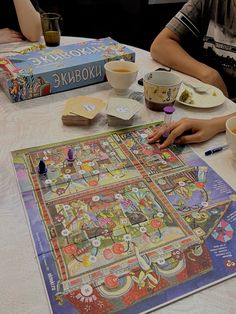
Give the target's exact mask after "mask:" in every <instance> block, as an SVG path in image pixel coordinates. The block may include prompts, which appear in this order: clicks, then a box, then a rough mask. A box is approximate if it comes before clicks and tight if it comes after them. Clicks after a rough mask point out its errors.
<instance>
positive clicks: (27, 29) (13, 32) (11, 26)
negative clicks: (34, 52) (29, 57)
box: [0, 0, 41, 44]
mask: <svg viewBox="0 0 236 314" xmlns="http://www.w3.org/2000/svg"><path fill="white" fill-rule="evenodd" d="M38 10H39V6H38V2H37V1H36V0H7V1H1V12H2V14H1V19H0V43H1V44H3V43H10V42H19V41H22V40H24V39H27V40H29V41H32V42H34V41H38V40H39V39H40V35H41V19H40V14H39V12H38Z"/></svg>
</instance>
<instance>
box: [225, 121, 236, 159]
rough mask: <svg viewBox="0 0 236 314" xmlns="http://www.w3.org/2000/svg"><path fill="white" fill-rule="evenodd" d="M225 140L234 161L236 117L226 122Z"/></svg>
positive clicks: (235, 153)
mask: <svg viewBox="0 0 236 314" xmlns="http://www.w3.org/2000/svg"><path fill="white" fill-rule="evenodd" d="M226 139H227V142H228V144H229V147H230V149H231V150H232V152H233V158H234V159H235V160H236V116H235V117H231V118H229V119H228V120H227V121H226Z"/></svg>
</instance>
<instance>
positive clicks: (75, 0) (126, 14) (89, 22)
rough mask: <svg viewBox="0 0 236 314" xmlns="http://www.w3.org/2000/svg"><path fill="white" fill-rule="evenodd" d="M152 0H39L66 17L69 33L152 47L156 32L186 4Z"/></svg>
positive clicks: (66, 29)
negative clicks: (150, 1)
mask: <svg viewBox="0 0 236 314" xmlns="http://www.w3.org/2000/svg"><path fill="white" fill-rule="evenodd" d="M148 2H149V1H148V0H67V1H65V0H47V1H45V0H44V1H43V0H39V4H40V7H41V8H42V9H43V10H44V11H47V12H58V13H60V14H61V15H62V17H63V31H62V34H63V35H65V36H78V37H88V38H101V37H107V36H110V37H112V38H113V39H115V40H117V41H119V42H121V43H125V44H128V45H133V46H136V47H140V48H143V49H146V50H149V48H150V45H151V43H152V41H153V40H154V38H155V37H156V35H157V34H158V33H159V32H160V31H161V29H162V28H163V27H164V26H165V25H166V23H167V22H168V21H169V20H170V19H171V18H172V17H173V16H174V15H175V14H176V12H177V11H179V9H180V8H181V7H182V5H183V3H168V1H166V3H164V4H149V3H148Z"/></svg>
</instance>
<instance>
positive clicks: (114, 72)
mask: <svg viewBox="0 0 236 314" xmlns="http://www.w3.org/2000/svg"><path fill="white" fill-rule="evenodd" d="M104 67H105V71H106V77H107V80H108V82H109V84H110V85H111V87H113V89H114V90H115V93H116V94H117V95H126V94H128V92H129V88H130V86H131V85H132V84H133V83H134V82H135V80H136V78H137V74H138V65H137V64H136V63H134V62H131V61H125V60H116V61H110V62H108V63H106V64H105V65H104Z"/></svg>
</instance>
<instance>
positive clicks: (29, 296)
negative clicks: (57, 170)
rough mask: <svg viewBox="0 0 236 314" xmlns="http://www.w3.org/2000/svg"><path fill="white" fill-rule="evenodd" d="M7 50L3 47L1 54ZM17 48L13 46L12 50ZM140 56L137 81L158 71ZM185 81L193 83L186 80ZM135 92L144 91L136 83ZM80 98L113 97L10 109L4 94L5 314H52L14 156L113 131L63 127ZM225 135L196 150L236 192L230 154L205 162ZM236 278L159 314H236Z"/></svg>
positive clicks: (0, 210)
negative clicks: (66, 112)
mask: <svg viewBox="0 0 236 314" xmlns="http://www.w3.org/2000/svg"><path fill="white" fill-rule="evenodd" d="M80 40H81V39H79V38H72V37H64V38H62V43H64V44H65V43H66V44H67V43H74V42H79V41H80ZM2 47H3V46H2V45H0V51H1V50H2V49H1V48H2ZM11 47H12V46H11ZM130 48H131V49H133V50H134V51H135V52H136V62H137V63H138V65H139V66H140V71H139V75H138V78H140V77H142V76H143V75H144V74H145V73H147V72H149V71H152V70H154V69H156V68H157V67H158V64H157V63H156V62H154V61H153V60H152V58H151V56H150V53H149V52H147V51H144V50H141V49H138V48H134V47H130ZM179 75H181V76H182V77H183V78H184V79H186V78H188V79H190V80H194V79H193V78H189V77H187V76H185V75H183V74H179ZM131 89H132V90H134V91H143V87H141V86H139V85H138V84H137V83H134V84H133V85H132V88H131ZM77 95H90V96H93V97H99V98H102V99H104V100H107V99H108V98H109V97H110V96H112V95H113V92H112V90H111V88H110V86H109V84H108V83H107V82H105V83H101V84H97V85H93V86H88V87H84V88H79V89H75V90H71V91H67V92H63V93H58V94H53V95H50V96H45V97H41V98H36V99H33V100H28V101H24V102H19V103H14V104H13V103H11V102H10V101H9V99H8V98H7V97H6V96H5V94H4V93H3V92H2V91H0V134H1V137H0V147H1V149H0V221H1V227H0V272H1V273H0V278H1V287H2V289H1V302H0V313H1V314H8V313H9V314H22V313H24V314H42V313H43V314H47V313H50V310H49V305H48V301H47V297H46V293H45V290H44V285H43V280H42V278H41V275H40V270H39V267H38V263H37V258H36V255H35V251H34V247H33V244H32V241H31V235H30V231H29V228H28V225H27V220H26V216H25V213H24V207H23V204H22V200H21V196H20V193H19V189H18V186H17V181H16V177H15V173H14V169H13V165H12V160H11V154H10V152H11V151H14V150H17V149H21V148H26V147H32V146H38V145H44V144H48V143H55V142H59V141H65V140H69V139H74V138H77V137H81V136H84V135H88V134H93V133H96V132H99V133H100V132H105V131H110V130H113V129H114V128H111V127H108V125H107V123H106V117H105V115H102V117H101V118H100V119H99V121H97V122H96V123H95V124H93V125H92V126H90V127H68V126H64V125H63V124H62V122H61V115H62V110H63V106H64V103H65V101H66V99H68V98H69V97H72V96H77ZM233 111H235V104H234V103H233V102H231V101H230V100H228V99H226V101H225V103H224V104H223V105H221V106H219V107H215V108H211V109H196V108H192V107H187V106H184V105H178V104H177V105H176V112H175V119H179V118H180V117H185V116H188V117H194V118H210V117H215V116H220V115H223V114H227V113H231V112H233ZM162 118H163V116H162V113H158V112H153V111H150V110H148V109H146V107H145V105H143V109H142V110H141V111H140V112H139V114H138V115H137V117H136V119H135V122H134V124H137V125H138V124H144V123H147V122H152V121H157V120H162ZM225 142H226V139H225V135H224V134H220V135H218V136H216V137H215V138H214V139H212V140H210V141H208V142H206V143H203V144H195V145H192V148H193V149H194V151H195V152H196V153H198V154H199V156H200V157H201V158H202V159H205V160H206V161H207V162H208V164H209V165H210V166H211V167H212V168H213V169H214V170H215V171H216V172H218V173H219V174H220V175H221V177H222V178H223V179H225V180H226V181H227V182H228V183H229V184H230V185H231V186H232V187H233V188H234V189H236V180H235V177H236V162H235V161H234V160H233V159H232V153H231V151H230V150H225V151H222V152H221V153H219V154H215V155H213V156H209V157H205V156H204V151H205V150H207V149H209V148H211V147H214V146H218V145H222V144H225ZM235 286H236V278H231V279H229V280H226V281H224V282H222V283H219V284H217V285H215V286H213V287H210V288H208V289H205V290H203V291H201V292H198V293H195V294H193V295H191V296H189V297H187V298H184V299H181V300H179V301H178V302H175V303H172V304H169V305H168V306H166V307H164V308H162V309H159V310H156V311H155V313H160V314H164V313H165V314H171V313H191V314H194V313H198V314H200V313H202V314H205V313H214V314H218V313H235V311H236V310H235V308H236V298H235Z"/></svg>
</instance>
